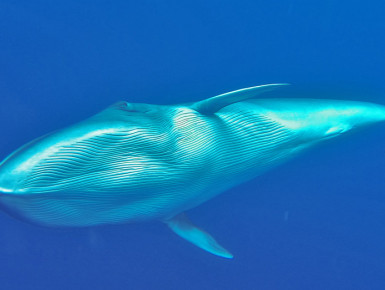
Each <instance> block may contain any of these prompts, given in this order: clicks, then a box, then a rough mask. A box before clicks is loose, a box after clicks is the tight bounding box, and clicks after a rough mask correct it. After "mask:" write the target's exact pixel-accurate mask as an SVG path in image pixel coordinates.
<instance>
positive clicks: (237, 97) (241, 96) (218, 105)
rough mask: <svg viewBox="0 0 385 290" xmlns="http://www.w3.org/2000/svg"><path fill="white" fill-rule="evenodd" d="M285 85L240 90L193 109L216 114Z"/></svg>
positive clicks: (197, 105)
mask: <svg viewBox="0 0 385 290" xmlns="http://www.w3.org/2000/svg"><path fill="white" fill-rule="evenodd" d="M285 85H288V84H268V85H262V86H256V87H250V88H245V89H240V90H236V91H232V92H228V93H225V94H221V95H218V96H215V97H211V98H208V99H206V100H203V101H199V102H196V103H194V104H193V105H192V106H191V108H192V109H194V110H196V111H198V112H200V113H202V114H214V113H215V112H217V111H219V110H220V109H222V108H224V107H226V106H228V105H231V104H234V103H238V102H241V101H244V100H247V99H252V98H255V97H256V96H258V95H260V94H262V93H265V92H268V91H272V90H274V89H276V88H277V87H281V86H285Z"/></svg>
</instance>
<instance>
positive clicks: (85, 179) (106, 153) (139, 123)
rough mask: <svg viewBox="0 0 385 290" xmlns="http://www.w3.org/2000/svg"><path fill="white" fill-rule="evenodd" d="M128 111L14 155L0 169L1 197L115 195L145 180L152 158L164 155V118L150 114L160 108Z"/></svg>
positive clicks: (99, 117)
mask: <svg viewBox="0 0 385 290" xmlns="http://www.w3.org/2000/svg"><path fill="white" fill-rule="evenodd" d="M129 105H130V104H127V103H125V102H120V103H118V104H116V105H113V106H111V107H109V108H108V109H106V110H104V111H103V112H101V113H99V114H96V115H94V116H93V117H91V118H89V119H87V120H85V121H82V122H79V123H77V124H75V125H73V126H70V127H68V128H65V129H63V130H58V131H56V132H53V133H50V134H47V135H45V136H42V137H40V138H38V139H36V140H34V141H32V142H30V143H27V144H26V145H24V146H22V147H21V148H19V149H18V150H16V151H15V152H13V153H12V154H11V155H9V156H8V157H7V158H6V159H5V160H4V161H2V162H1V163H0V192H3V193H5V194H7V193H9V194H29V193H44V192H54V191H69V192H71V191H93V192H97V191H114V190H118V189H122V188H125V186H126V188H127V187H130V186H131V185H133V184H134V185H135V182H137V181H138V179H139V178H140V177H143V180H145V176H143V173H144V172H145V169H147V168H145V165H146V164H148V163H149V162H150V160H149V159H150V156H152V155H156V154H157V152H158V151H160V150H163V151H165V148H163V147H162V144H165V143H167V140H166V139H167V136H166V134H164V132H163V131H162V130H163V127H164V126H163V125H164V118H163V117H162V116H163V115H162V114H157V113H156V112H155V113H153V112H151V110H153V109H154V107H156V106H150V105H148V106H145V105H140V104H136V106H135V108H133V106H130V107H128V106H129ZM131 105H133V104H131ZM162 138H163V139H162ZM162 140H163V141H165V142H163V143H162V142H161V141H162ZM167 145H169V144H166V145H165V146H167ZM151 154H152V155H151Z"/></svg>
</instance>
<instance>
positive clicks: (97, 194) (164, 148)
mask: <svg viewBox="0 0 385 290" xmlns="http://www.w3.org/2000/svg"><path fill="white" fill-rule="evenodd" d="M279 86H281V85H280V84H272V85H264V86H258V87H252V88H246V89H242V90H238V91H234V92H230V93H226V94H223V95H219V96H216V97H213V98H210V99H207V100H203V101H200V102H197V103H194V104H186V105H172V106H159V105H147V104H131V103H127V102H120V103H117V104H115V105H113V106H111V107H109V108H107V109H106V110H104V111H102V112H101V113H99V114H96V115H94V116H93V117H91V118H89V119H87V120H85V121H83V122H80V123H78V124H75V125H73V126H71V127H68V128H66V129H63V130H60V131H57V132H54V133H51V134H48V135H45V136H43V137H41V138H38V139H36V140H34V141H32V142H30V143H28V144H26V145H24V146H23V147H21V148H20V149H18V150H16V151H15V152H14V153H12V154H11V155H10V156H8V157H7V158H6V159H5V160H4V161H3V162H2V163H1V164H0V202H1V203H2V204H3V205H4V206H5V207H6V208H7V210H8V212H9V213H11V214H13V215H15V216H17V217H19V218H22V219H24V220H27V221H29V222H32V223H37V224H40V225H44V226H73V227H74V226H93V225H100V224H115V223H128V222H140V221H146V220H161V221H164V222H165V223H166V224H167V225H168V226H169V227H170V228H171V229H172V230H173V231H174V232H175V233H177V234H178V235H180V236H181V237H183V238H185V239H186V240H188V241H190V242H192V243H194V244H195V245H197V246H199V247H201V248H203V249H205V250H207V251H209V252H211V253H213V254H215V255H218V256H222V257H225V258H231V257H232V255H231V254H230V253H229V252H228V251H227V250H225V249H224V248H223V247H221V246H220V245H219V244H218V243H217V242H216V241H215V240H214V238H213V237H211V236H210V235H209V234H208V233H206V232H205V231H203V230H201V229H199V228H198V227H196V226H194V225H193V224H192V223H191V222H190V221H189V220H188V218H187V217H186V216H185V214H183V213H184V212H185V211H186V210H188V209H191V208H193V207H195V206H197V205H199V204H201V203H203V202H205V201H207V200H209V199H211V198H213V197H215V196H216V195H218V194H220V193H222V192H224V191H226V190H227V189H229V188H231V187H233V186H235V185H237V184H239V183H242V182H244V181H247V180H249V179H252V178H254V177H255V176H257V175H259V174H261V173H263V172H264V171H266V170H268V169H270V168H272V167H274V166H276V165H279V164H280V163H282V162H284V161H286V160H288V159H290V158H292V157H294V156H296V155H297V154H298V153H300V152H302V151H303V150H305V149H307V148H309V147H311V146H314V145H316V144H318V143H320V142H322V141H324V140H328V139H331V138H334V137H337V136H340V135H343V134H344V133H346V132H348V131H351V130H352V129H355V128H359V127H362V126H365V125H370V124H373V123H377V122H380V121H383V120H385V107H384V106H380V105H376V104H371V103H364V102H353V101H337V100H325V99H323V100H314V99H254V98H255V97H256V96H258V95H259V94H261V93H263V92H265V91H269V90H272V89H274V88H276V87H279Z"/></svg>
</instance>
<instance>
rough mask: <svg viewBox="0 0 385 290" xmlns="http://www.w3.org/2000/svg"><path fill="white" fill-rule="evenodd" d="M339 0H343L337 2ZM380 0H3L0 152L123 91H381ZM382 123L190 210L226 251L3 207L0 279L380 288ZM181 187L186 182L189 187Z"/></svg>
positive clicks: (145, 96) (138, 97)
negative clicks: (40, 221)
mask: <svg viewBox="0 0 385 290" xmlns="http://www.w3.org/2000/svg"><path fill="white" fill-rule="evenodd" d="M337 2H338V3H337ZM384 9H385V4H384V2H383V1H379V0H374V1H299V0H293V1H267V0H261V1H218V0H211V1H201V0H195V1H74V0H69V1H39V0H36V1H11V0H9V1H8V0H4V1H1V2H0V100H1V105H0V134H1V139H0V140H1V141H0V158H1V159H2V158H4V157H5V156H7V155H8V154H9V153H10V152H12V151H13V150H14V149H16V148H17V147H18V146H20V145H22V144H24V143H25V142H27V141H29V140H31V139H33V138H35V137H37V136H40V135H42V134H45V133H47V132H49V131H52V130H55V129H58V128H61V127H64V126H66V125H69V124H72V123H74V122H77V121H79V120H81V119H84V118H86V117H88V116H90V115H92V114H94V113H96V112H98V111H100V110H102V109H103V108H105V107H106V106H107V105H109V104H111V103H114V102H115V101H117V100H127V101H130V102H145V103H156V104H170V103H179V102H189V101H194V100H200V99H204V98H207V97H210V96H213V95H215V94H219V93H223V92H226V91H230V90H234V89H239V88H242V87H248V86H252V85H258V84H264V83H274V82H288V83H291V84H292V86H291V87H290V88H287V89H284V90H282V91H281V92H277V93H276V95H277V96H279V97H293V96H300V97H325V98H327V97H329V98H341V99H355V100H363V101H373V102H378V103H382V104H385V98H384V96H385V84H384V82H383V79H384V75H385V53H384V52H385V37H384V31H385V18H384V16H383V15H384V11H385V10H384ZM384 132H385V126H384V125H378V126H375V127H373V128H370V129H368V130H366V131H363V132H359V133H357V134H355V135H351V136H348V137H345V138H342V139H341V140H338V141H335V142H331V143H329V144H326V145H324V146H320V147H318V148H316V149H314V150H312V151H311V152H308V153H307V154H305V155H303V156H301V157H300V158H297V159H295V160H293V161H291V162H290V163H287V164H285V165H283V166H281V167H279V168H276V169H275V170H273V171H271V172H269V173H267V174H265V175H263V176H260V177H258V178H257V179H255V180H253V181H251V182H248V183H246V184H243V185H242V186H239V187H237V188H234V189H232V190H230V191H228V192H227V193H225V194H223V195H221V196H219V197H217V198H215V199H213V200H211V201H209V202H207V203H206V204H203V205H201V206H200V207H198V208H195V209H193V210H191V211H190V212H189V215H190V217H191V219H192V220H193V221H194V222H196V223H197V224H198V225H200V226H202V227H203V228H205V229H206V230H207V231H209V232H210V233H212V234H213V235H214V236H215V237H216V238H217V239H218V240H219V241H220V242H221V244H223V246H225V247H226V248H228V249H229V250H230V251H231V252H232V253H233V254H234V255H235V258H234V259H233V260H225V259H221V258H218V257H215V256H213V255H210V254H208V253H206V252H204V251H202V250H200V249H198V248H196V247H194V246H192V245H191V244H189V243H187V242H185V241H183V240H182V239H180V238H179V237H177V236H175V235H174V234H173V233H171V232H169V230H168V229H167V228H166V227H165V226H164V225H163V224H161V223H151V224H135V225H120V226H111V227H98V228H89V229H76V230H72V229H46V228H39V227H36V226H31V225H29V224H25V223H22V222H20V221H18V220H15V219H13V218H11V217H9V216H8V215H6V214H4V213H1V214H0V289H7V290H8V289H23V290H24V289H55V290H59V289H93V290H96V289H285V290H286V289H385V278H384V271H385V192H384V188H385V179H384V171H385V157H384V153H385V152H384V146H385V134H384ZM181 194H183V193H181Z"/></svg>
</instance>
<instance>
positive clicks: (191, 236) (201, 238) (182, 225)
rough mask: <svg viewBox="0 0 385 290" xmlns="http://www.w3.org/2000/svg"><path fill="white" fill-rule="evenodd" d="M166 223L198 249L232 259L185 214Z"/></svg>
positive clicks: (229, 254) (230, 255)
mask: <svg viewBox="0 0 385 290" xmlns="http://www.w3.org/2000/svg"><path fill="white" fill-rule="evenodd" d="M166 223H167V225H168V226H169V228H170V229H171V230H173V231H174V233H176V234H177V235H178V236H180V237H182V238H184V239H185V240H187V241H189V242H191V243H193V244H194V245H196V246H198V247H199V248H201V249H203V250H206V251H207V252H210V253H211V254H214V255H217V256H220V257H223V258H233V255H232V254H231V253H230V252H228V251H227V250H226V249H224V248H223V247H222V246H221V245H219V244H218V243H217V241H216V240H215V239H214V238H213V237H212V236H211V235H210V234H208V233H207V232H205V231H204V230H202V229H200V228H198V227H197V226H195V225H193V224H192V223H191V221H190V220H189V219H188V217H187V216H186V214H184V213H181V214H179V215H176V216H175V217H173V218H171V219H169V220H167V221H166Z"/></svg>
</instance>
